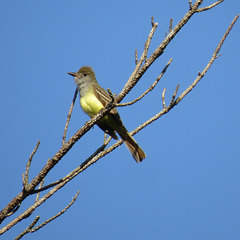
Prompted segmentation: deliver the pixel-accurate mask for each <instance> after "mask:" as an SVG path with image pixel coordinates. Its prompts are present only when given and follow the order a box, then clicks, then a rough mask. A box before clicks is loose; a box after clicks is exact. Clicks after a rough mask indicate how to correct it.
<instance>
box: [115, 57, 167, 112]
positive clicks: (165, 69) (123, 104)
mask: <svg viewBox="0 0 240 240" xmlns="http://www.w3.org/2000/svg"><path fill="white" fill-rule="evenodd" d="M171 62H172V58H171V59H170V60H169V61H168V63H167V64H166V66H165V67H164V69H163V70H162V72H161V74H160V75H159V76H158V77H157V79H156V80H155V81H154V83H153V84H152V85H151V86H150V87H149V88H148V89H147V90H146V91H145V92H144V93H143V94H142V95H141V96H139V97H138V98H136V99H134V100H133V101H131V102H127V103H119V104H117V107H123V106H129V105H132V104H134V103H136V102H138V101H139V100H141V99H142V98H143V97H144V96H145V95H146V94H148V93H149V92H150V91H152V90H153V89H154V88H155V86H156V85H157V84H158V82H159V81H160V79H161V78H162V76H163V75H164V73H165V72H166V71H167V69H168V67H169V65H170V64H171Z"/></svg>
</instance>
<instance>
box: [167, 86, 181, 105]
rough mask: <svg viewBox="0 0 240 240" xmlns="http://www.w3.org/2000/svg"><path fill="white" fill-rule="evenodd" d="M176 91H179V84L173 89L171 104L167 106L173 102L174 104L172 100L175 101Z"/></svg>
mask: <svg viewBox="0 0 240 240" xmlns="http://www.w3.org/2000/svg"><path fill="white" fill-rule="evenodd" d="M178 89H179V84H178V85H177V87H176V89H175V91H174V93H173V96H172V99H171V102H170V104H169V105H172V104H173V102H174V100H175V97H176V95H177V92H178Z"/></svg>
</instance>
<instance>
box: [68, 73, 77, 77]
mask: <svg viewBox="0 0 240 240" xmlns="http://www.w3.org/2000/svg"><path fill="white" fill-rule="evenodd" d="M68 74H69V75H71V76H73V77H76V76H77V73H75V72H68Z"/></svg>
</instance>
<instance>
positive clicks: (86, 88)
mask: <svg viewBox="0 0 240 240" xmlns="http://www.w3.org/2000/svg"><path fill="white" fill-rule="evenodd" d="M68 74H69V75H71V76H73V77H74V81H75V84H76V86H77V88H78V91H79V95H80V105H81V108H82V109H83V111H84V112H85V113H86V114H87V115H88V116H89V117H90V118H92V117H94V116H95V115H96V114H98V112H99V111H100V110H101V109H102V108H104V107H106V106H107V105H108V104H109V103H110V102H111V101H112V99H111V97H110V96H109V94H108V92H107V91H106V90H105V89H104V88H102V87H101V86H100V85H99V83H98V82H97V79H96V76H95V73H94V71H93V69H92V67H90V66H83V67H81V68H80V69H79V70H78V71H77V72H68ZM97 125H98V126H99V127H100V128H101V129H102V130H103V131H104V132H105V133H107V134H108V135H110V136H111V137H112V138H113V139H116V140H117V139H118V136H117V134H116V133H118V135H119V136H120V137H121V138H122V140H123V142H124V143H125V145H126V147H127V148H128V150H129V151H130V153H131V154H132V156H133V158H134V159H135V161H136V162H137V163H139V162H141V161H142V160H143V159H145V158H146V154H145V152H144V151H143V150H142V148H141V147H140V146H139V145H138V144H137V142H136V141H135V140H134V138H133V137H132V136H131V134H130V133H129V132H128V130H127V129H126V127H125V126H124V125H123V122H122V120H121V117H120V115H119V113H118V111H117V109H116V108H113V109H111V110H110V111H109V112H108V113H107V114H106V115H105V116H104V117H102V118H101V119H100V120H99V121H98V122H97Z"/></svg>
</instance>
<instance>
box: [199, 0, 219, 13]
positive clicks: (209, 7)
mask: <svg viewBox="0 0 240 240" xmlns="http://www.w3.org/2000/svg"><path fill="white" fill-rule="evenodd" d="M223 1H224V0H220V1H217V2H215V3H213V4H212V5H210V6H207V7H203V8H199V9H198V10H197V12H203V11H206V10H209V9H211V8H213V7H215V6H217V5H218V4H220V3H221V2H223Z"/></svg>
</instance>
